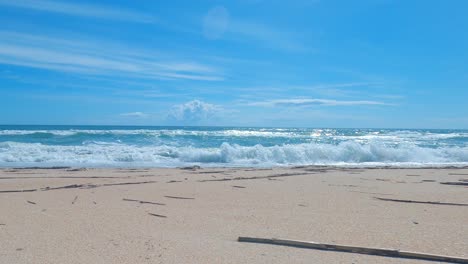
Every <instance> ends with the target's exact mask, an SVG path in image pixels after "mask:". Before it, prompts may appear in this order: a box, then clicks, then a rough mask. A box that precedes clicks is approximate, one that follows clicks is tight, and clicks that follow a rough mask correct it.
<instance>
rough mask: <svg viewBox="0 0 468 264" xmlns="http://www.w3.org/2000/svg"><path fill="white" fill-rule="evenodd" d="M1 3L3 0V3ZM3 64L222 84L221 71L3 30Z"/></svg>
mask: <svg viewBox="0 0 468 264" xmlns="http://www.w3.org/2000/svg"><path fill="white" fill-rule="evenodd" d="M0 1H1V0H0ZM0 41H1V44H0V63H3V64H10V65H18V66H25V67H32V68H40V69H46V70H53V71H62V72H74V73H80V74H88V75H103V76H113V75H116V74H118V75H122V76H126V77H134V78H146V79H164V80H176V79H186V80H200V81H218V80H222V79H223V77H222V76H220V75H219V74H218V71H217V69H215V68H213V67H211V66H208V65H205V64H201V63H198V62H193V61H186V60H185V61H181V60H179V59H176V58H171V57H169V55H167V54H166V55H162V54H155V53H154V52H144V51H132V50H128V48H124V47H118V46H115V44H109V43H103V42H99V41H89V40H88V41H80V40H75V39H62V38H53V37H46V36H37V35H30V34H21V33H15V32H2V31H0Z"/></svg>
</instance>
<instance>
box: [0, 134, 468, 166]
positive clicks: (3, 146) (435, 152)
mask: <svg viewBox="0 0 468 264" xmlns="http://www.w3.org/2000/svg"><path fill="white" fill-rule="evenodd" d="M190 164H198V165H202V166H261V167H268V166H285V165H359V166H382V165H387V166H418V167H425V166H446V165H455V166H466V165H468V146H466V145H462V146H445V147H437V148H431V147H423V146H418V145H415V144H412V143H399V144H391V145H389V144H384V143H382V142H377V141H370V142H366V143H359V142H356V141H354V140H347V141H342V142H340V143H338V144H323V143H315V142H314V143H300V144H281V145H274V146H263V145H260V144H257V145H252V146H241V145H239V144H231V143H222V144H220V145H218V146H217V147H199V146H173V145H151V146H145V145H143V146H141V145H131V144H123V143H109V142H96V141H87V142H86V143H84V144H82V145H71V146H70V145H47V144H42V143H20V142H11V141H8V142H0V166H2V167H11V166H56V165H61V166H63V165H66V166H90V167H93V166H96V167H100V166H110V167H133V166H148V167H175V166H185V165H190Z"/></svg>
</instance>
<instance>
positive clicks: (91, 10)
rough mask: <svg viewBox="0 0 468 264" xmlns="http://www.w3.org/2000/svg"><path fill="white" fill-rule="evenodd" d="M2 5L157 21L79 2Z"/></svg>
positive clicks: (3, 0)
mask: <svg viewBox="0 0 468 264" xmlns="http://www.w3.org/2000/svg"><path fill="white" fill-rule="evenodd" d="M0 5H3V6H10V7H16V8H25V9H32V10H36V11H43V12H52V13H60V14H66V15H74V16H84V17H95V18H104V19H113V20H125V21H133V22H140V23H152V22H154V21H155V19H154V18H153V17H151V16H149V15H146V14H142V13H140V12H133V11H129V10H124V9H116V8H112V7H109V6H99V5H91V4H82V3H78V2H61V1H49V0H40V1H36V0H14V1H10V0H0Z"/></svg>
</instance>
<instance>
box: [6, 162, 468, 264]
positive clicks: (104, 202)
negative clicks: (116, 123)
mask: <svg viewBox="0 0 468 264" xmlns="http://www.w3.org/2000/svg"><path fill="white" fill-rule="evenodd" d="M272 176H273V177H272ZM464 179H468V169H466V168H465V169H456V168H446V169H435V168H432V169H388V168H386V169H384V168H379V169H343V168H341V169H340V168H320V167H300V168H273V169H253V168H204V169H194V170H187V169H84V170H74V169H68V168H60V169H37V168H36V169H1V170H0V263H427V262H425V261H417V260H404V259H395V258H387V257H380V256H367V255H360V254H352V253H340V252H328V251H318V250H312V249H301V248H290V247H282V246H274V245H262V244H251V243H241V242H237V238H238V237H239V236H251V237H265V238H272V237H275V238H285V239H297V240H306V241H315V242H322V243H338V244H349V245H356V246H367V247H384V248H395V249H401V250H410V251H418V252H426V253H432V254H442V255H452V256H458V257H465V258H468V207H466V206H452V205H434V204H413V203H399V202H391V201H382V200H378V199H375V197H381V198H388V199H406V200H408V199H409V200H420V201H439V202H448V203H468V188H467V186H463V185H445V184H441V182H462V181H460V180H464ZM127 183H140V184H131V185H129V184H127ZM63 186H68V188H63V189H54V188H55V187H63ZM34 189H35V190H36V191H30V192H11V193H4V192H2V191H7V190H11V191H13V190H34ZM178 198H187V199H178ZM123 199H130V200H142V201H147V202H151V203H139V202H135V201H125V200H123ZM432 263H433V262H432Z"/></svg>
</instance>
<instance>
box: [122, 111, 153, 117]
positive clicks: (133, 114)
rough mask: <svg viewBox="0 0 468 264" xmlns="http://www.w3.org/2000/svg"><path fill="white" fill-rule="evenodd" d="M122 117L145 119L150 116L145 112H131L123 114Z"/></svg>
mask: <svg viewBox="0 0 468 264" xmlns="http://www.w3.org/2000/svg"><path fill="white" fill-rule="evenodd" d="M120 116H123V117H134V118H145V117H148V114H146V113H143V112H131V113H122V114H120Z"/></svg>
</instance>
